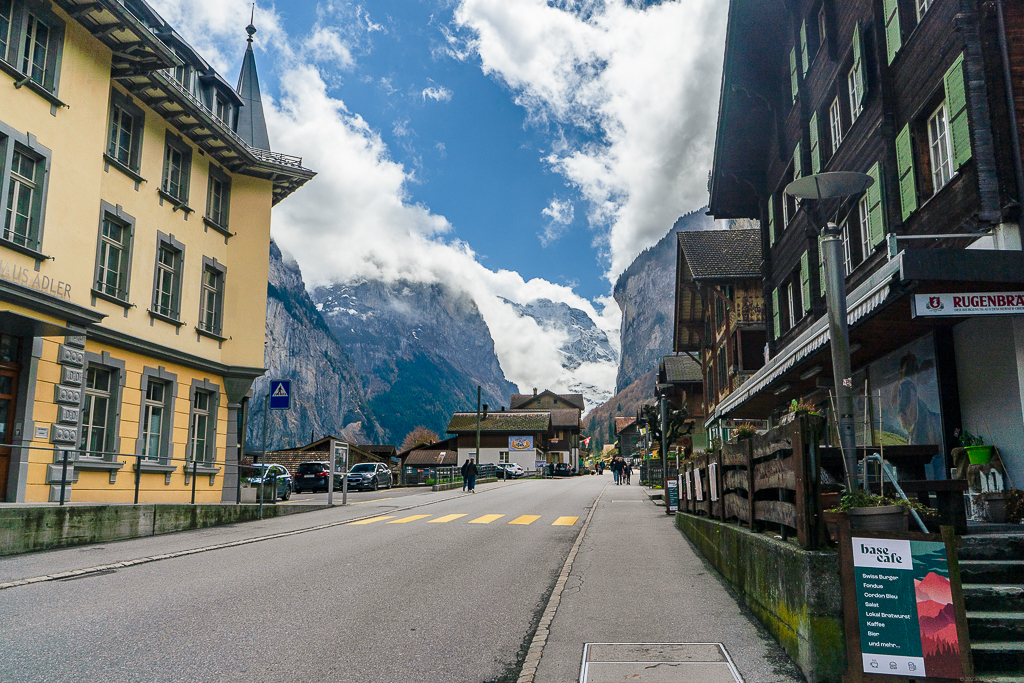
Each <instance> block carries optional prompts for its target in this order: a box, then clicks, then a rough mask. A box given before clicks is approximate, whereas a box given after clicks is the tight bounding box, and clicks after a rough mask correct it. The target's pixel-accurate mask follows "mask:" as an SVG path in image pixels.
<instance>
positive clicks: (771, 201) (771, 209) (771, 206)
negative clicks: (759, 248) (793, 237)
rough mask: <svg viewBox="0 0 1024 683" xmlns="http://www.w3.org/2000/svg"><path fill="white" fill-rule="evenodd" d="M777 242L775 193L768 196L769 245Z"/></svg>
mask: <svg viewBox="0 0 1024 683" xmlns="http://www.w3.org/2000/svg"><path fill="white" fill-rule="evenodd" d="M773 244H775V195H770V196H769V197H768V245H769V246H771V245H773Z"/></svg>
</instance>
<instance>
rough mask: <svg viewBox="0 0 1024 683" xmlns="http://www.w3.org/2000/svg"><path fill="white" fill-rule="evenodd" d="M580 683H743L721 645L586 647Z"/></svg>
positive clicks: (605, 645)
mask: <svg viewBox="0 0 1024 683" xmlns="http://www.w3.org/2000/svg"><path fill="white" fill-rule="evenodd" d="M580 683H743V679H742V678H741V677H740V675H739V672H738V671H736V667H735V666H733V663H732V660H731V659H729V653H727V652H726V651H725V646H724V645H722V644H721V643H586V644H585V645H584V646H583V667H582V669H581V671H580Z"/></svg>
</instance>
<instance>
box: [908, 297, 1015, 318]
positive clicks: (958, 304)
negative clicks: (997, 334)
mask: <svg viewBox="0 0 1024 683" xmlns="http://www.w3.org/2000/svg"><path fill="white" fill-rule="evenodd" d="M1019 313H1024V292H984V293H981V292H974V293H972V292H965V293H963V294H915V295H914V315H915V316H923V317H929V316H930V317H936V316H957V315H1015V314H1019Z"/></svg>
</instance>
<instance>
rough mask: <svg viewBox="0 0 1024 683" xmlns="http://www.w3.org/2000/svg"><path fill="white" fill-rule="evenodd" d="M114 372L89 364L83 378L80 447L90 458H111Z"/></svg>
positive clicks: (115, 375)
mask: <svg viewBox="0 0 1024 683" xmlns="http://www.w3.org/2000/svg"><path fill="white" fill-rule="evenodd" d="M116 391H117V372H116V371H115V370H112V369H110V368H106V367H103V366H96V365H90V366H89V368H88V369H87V370H86V375H85V400H84V401H83V403H82V432H81V438H80V444H79V448H81V449H82V455H84V456H86V457H90V458H107V459H110V458H112V457H113V450H114V436H115V434H114V417H115V414H116V412H117V410H116V405H115V402H116V400H117V395H116Z"/></svg>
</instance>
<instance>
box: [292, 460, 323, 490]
mask: <svg viewBox="0 0 1024 683" xmlns="http://www.w3.org/2000/svg"><path fill="white" fill-rule="evenodd" d="M330 472H331V465H330V463H328V462H300V463H299V468H298V469H297V470H296V471H295V483H294V489H295V493H302V492H303V491H312V492H314V493H316V492H317V491H324V492H326V491H327V487H328V485H329V484H330Z"/></svg>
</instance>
